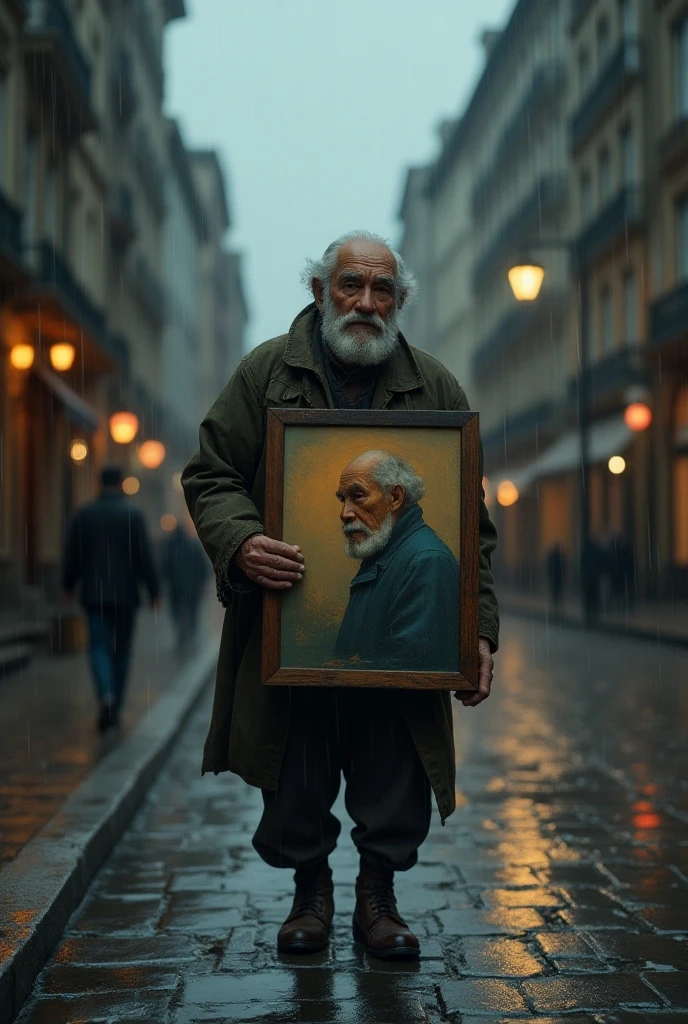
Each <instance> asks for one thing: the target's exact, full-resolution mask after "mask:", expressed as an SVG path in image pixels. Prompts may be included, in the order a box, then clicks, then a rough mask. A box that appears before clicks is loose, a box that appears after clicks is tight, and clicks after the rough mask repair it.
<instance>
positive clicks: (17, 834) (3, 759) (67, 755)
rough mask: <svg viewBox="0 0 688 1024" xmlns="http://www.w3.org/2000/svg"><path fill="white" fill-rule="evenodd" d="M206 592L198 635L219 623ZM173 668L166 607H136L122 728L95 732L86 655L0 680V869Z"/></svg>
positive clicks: (42, 657)
mask: <svg viewBox="0 0 688 1024" xmlns="http://www.w3.org/2000/svg"><path fill="white" fill-rule="evenodd" d="M216 609H219V610H220V611H221V609H220V606H219V605H218V603H217V601H216V600H215V596H214V593H213V594H210V592H209V594H208V599H207V605H206V615H205V619H204V625H205V629H206V630H207V632H208V634H212V633H214V634H216V635H217V636H218V638H219V633H218V630H219V627H220V624H221V618H220V619H218V614H217V611H216ZM178 669H179V660H178V658H177V657H176V655H175V652H174V633H173V630H172V627H171V624H170V620H169V616H168V612H167V608H166V607H165V605H163V607H162V609H161V610H160V611H159V612H158V613H157V614H156V613H155V612H153V611H152V610H151V609H149V608H148V607H145V608H141V610H140V612H139V616H138V619H137V623H136V633H135V637H134V649H133V651H132V662H131V671H130V675H129V686H128V690H127V697H126V703H125V710H124V714H123V716H122V728H121V730H115V731H112V732H110V733H107V734H106V736H105V737H101V736H99V735H98V733H97V732H96V730H95V727H94V726H95V720H96V708H97V704H96V699H95V695H94V691H93V683H92V681H91V674H90V670H89V667H88V660H87V655H86V654H85V653H80V654H66V655H48V654H38V655H36V656H35V657H34V658H33V660H32V661H31V662H30V664H29V665H28V666H27V667H26V668H25V669H22V670H21V671H19V672H16V673H13V674H12V675H11V676H8V677H7V678H6V679H3V680H1V681H0V868H1V867H2V866H3V865H4V864H7V863H8V862H9V861H10V860H12V859H13V858H14V857H15V856H16V855H17V853H18V852H19V850H20V849H21V848H22V846H24V844H25V843H27V842H28V841H29V839H31V837H32V836H33V835H35V834H36V832H37V831H38V830H39V829H40V828H41V827H42V826H43V825H44V824H45V823H46V821H48V819H49V818H51V817H52V816H53V814H55V813H56V811H57V810H58V808H59V807H60V805H61V804H62V803H63V801H64V800H65V798H66V797H67V796H68V795H69V794H70V793H71V792H72V791H73V790H74V789H75V788H76V787H77V786H78V785H79V783H80V782H82V781H83V779H85V778H86V776H87V775H88V773H89V771H90V770H91V768H92V767H93V765H94V764H96V763H97V762H98V761H99V760H100V759H101V758H102V757H104V756H105V755H106V754H107V753H108V752H109V751H110V750H111V749H112V747H113V745H114V744H116V743H117V742H118V741H119V739H120V737H121V735H122V734H125V735H126V733H127V732H128V731H129V730H130V729H131V728H132V727H133V726H134V725H135V723H136V722H137V721H138V720H139V718H141V716H142V715H145V714H148V712H149V710H150V708H151V707H152V705H153V704H154V702H155V700H156V698H157V697H158V696H159V695H160V693H162V692H164V690H165V689H166V687H167V685H168V683H169V681H170V679H171V678H173V676H174V675H175V673H176V672H177V670H178Z"/></svg>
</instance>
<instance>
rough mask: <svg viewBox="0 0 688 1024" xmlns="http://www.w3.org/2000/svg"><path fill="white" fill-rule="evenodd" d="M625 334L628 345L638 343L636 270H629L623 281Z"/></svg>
mask: <svg viewBox="0 0 688 1024" xmlns="http://www.w3.org/2000/svg"><path fill="white" fill-rule="evenodd" d="M623 298H624V333H625V341H626V344H627V345H635V344H637V342H638V285H637V278H636V276H635V271H634V270H627V271H626V273H625V274H624V279H623Z"/></svg>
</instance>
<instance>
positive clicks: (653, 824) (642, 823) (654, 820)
mask: <svg viewBox="0 0 688 1024" xmlns="http://www.w3.org/2000/svg"><path fill="white" fill-rule="evenodd" d="M633 824H634V826H635V828H637V829H643V830H645V829H652V828H659V826H660V825H661V824H662V819H661V817H660V816H659V814H634V815H633Z"/></svg>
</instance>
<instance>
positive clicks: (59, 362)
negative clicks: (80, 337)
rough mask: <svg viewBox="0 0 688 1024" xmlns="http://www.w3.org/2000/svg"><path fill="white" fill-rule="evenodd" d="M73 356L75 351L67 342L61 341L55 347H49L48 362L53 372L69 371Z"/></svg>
mask: <svg viewBox="0 0 688 1024" xmlns="http://www.w3.org/2000/svg"><path fill="white" fill-rule="evenodd" d="M75 356H76V349H75V348H74V346H73V345H70V344H69V342H68V341H61V342H59V343H58V344H57V345H51V346H50V362H51V363H52V365H53V369H54V370H69V369H70V367H71V365H72V363H73V362H74V357H75Z"/></svg>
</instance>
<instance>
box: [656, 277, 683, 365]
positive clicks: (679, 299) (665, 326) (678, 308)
mask: <svg viewBox="0 0 688 1024" xmlns="http://www.w3.org/2000/svg"><path fill="white" fill-rule="evenodd" d="M686 339H688V281H686V282H685V283H684V284H680V285H678V287H676V288H674V290H673V291H671V292H668V293H667V294H666V295H662V296H661V298H659V299H657V300H656V302H653V303H652V305H651V306H650V341H649V347H650V348H652V349H654V350H655V351H657V350H658V349H661V348H663V347H664V346H665V345H669V344H671V343H672V342H675V341H685V340H686Z"/></svg>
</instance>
